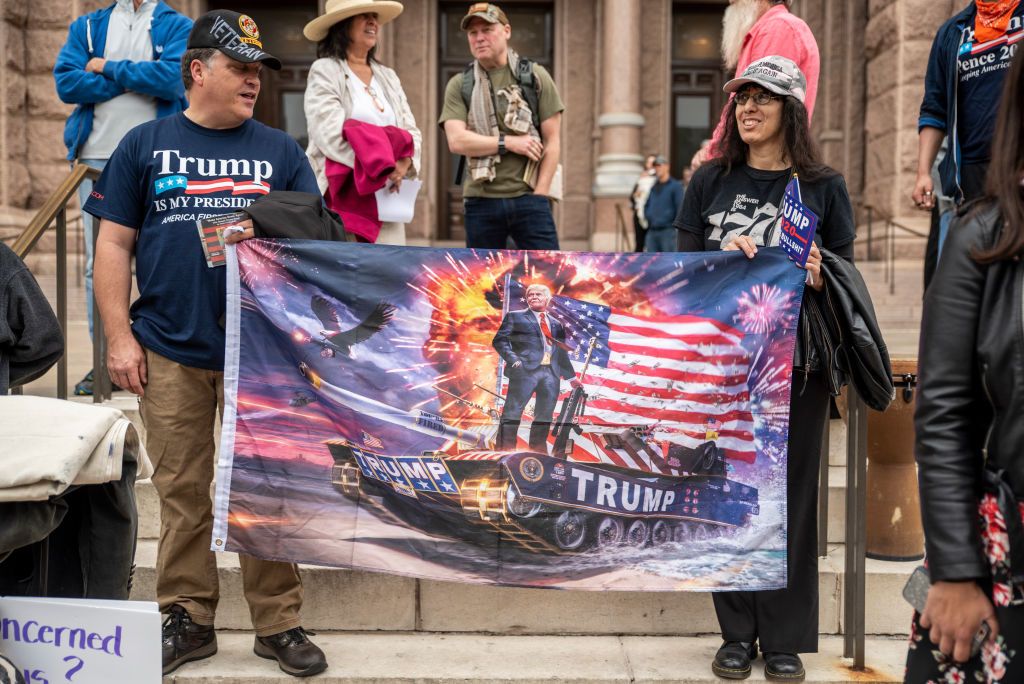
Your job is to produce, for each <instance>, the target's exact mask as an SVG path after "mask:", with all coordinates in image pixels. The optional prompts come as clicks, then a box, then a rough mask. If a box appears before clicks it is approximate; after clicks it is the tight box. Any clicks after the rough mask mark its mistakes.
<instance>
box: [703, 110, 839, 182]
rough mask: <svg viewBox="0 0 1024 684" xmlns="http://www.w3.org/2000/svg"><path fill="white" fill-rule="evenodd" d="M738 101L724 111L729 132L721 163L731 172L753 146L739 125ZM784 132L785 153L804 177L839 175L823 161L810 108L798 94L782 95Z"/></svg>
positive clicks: (745, 159) (723, 141) (724, 139)
mask: <svg viewBox="0 0 1024 684" xmlns="http://www.w3.org/2000/svg"><path fill="white" fill-rule="evenodd" d="M738 106H739V105H737V104H736V100H735V98H733V99H732V100H731V101H730V103H729V105H728V106H726V107H725V110H724V111H723V112H722V119H723V123H725V134H724V136H723V139H722V146H721V149H720V150H719V154H720V156H719V158H718V162H719V163H720V164H722V165H724V166H725V167H726V170H727V171H731V170H732V167H734V166H743V165H744V164H746V163H747V152H748V151H749V150H750V146H749V145H747V143H745V142H743V138H742V137H741V136H740V129H739V126H737V125H736V107H738ZM782 131H783V135H784V136H785V142H784V145H785V152H786V157H787V159H789V162H790V164H792V166H793V170H794V171H796V172H797V173H798V174H800V179H801V180H806V181H816V180H820V179H822V178H827V177H829V176H834V175H836V172H835V171H833V170H832V169H830V168H829V167H828V166H826V165H825V163H824V162H823V161H822V160H821V152H820V151H819V150H818V144H817V143H816V142H815V141H814V138H813V137H812V136H811V129H810V126H809V125H808V123H807V108H806V107H804V105H803V103H802V102H800V100H798V99H796V98H795V97H789V96H787V97H783V98H782Z"/></svg>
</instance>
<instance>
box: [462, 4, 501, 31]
mask: <svg viewBox="0 0 1024 684" xmlns="http://www.w3.org/2000/svg"><path fill="white" fill-rule="evenodd" d="M474 17H479V18H481V19H483V20H484V21H486V22H487V23H488V24H505V25H506V26H508V17H506V16H505V13H504V12H502V11H501V8H500V7H498V6H497V5H495V4H493V3H490V2H475V3H473V4H472V5H471V6H470V8H469V11H468V12H466V16H464V17H462V25H461V26H462V30H463V31H465V30H466V27H467V26H469V22H470V21H472V20H473V18H474Z"/></svg>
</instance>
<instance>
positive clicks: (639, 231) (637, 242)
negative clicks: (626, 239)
mask: <svg viewBox="0 0 1024 684" xmlns="http://www.w3.org/2000/svg"><path fill="white" fill-rule="evenodd" d="M633 237H634V238H635V239H634V241H633V251H634V252H642V251H644V240H646V239H647V229H646V228H644V227H643V226H642V225H640V217H639V216H637V215H636V211H635V210H634V211H633Z"/></svg>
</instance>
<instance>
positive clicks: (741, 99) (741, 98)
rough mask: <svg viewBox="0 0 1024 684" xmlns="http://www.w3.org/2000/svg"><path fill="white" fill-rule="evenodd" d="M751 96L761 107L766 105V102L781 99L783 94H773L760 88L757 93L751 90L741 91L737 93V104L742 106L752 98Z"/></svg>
mask: <svg viewBox="0 0 1024 684" xmlns="http://www.w3.org/2000/svg"><path fill="white" fill-rule="evenodd" d="M750 98H754V104H756V105H758V106H760V107H763V106H765V105H766V104H768V103H769V102H771V101H772V100H781V99H782V97H781V96H779V95H772V94H771V93H769V92H765V91H764V90H759V91H758V92H756V93H750V92H746V91H744V92H741V93H736V104H738V105H740V106H741V107H742V106H743V105H745V104H747V101H748V100H750Z"/></svg>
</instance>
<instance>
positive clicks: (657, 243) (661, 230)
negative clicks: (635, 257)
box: [644, 226, 676, 252]
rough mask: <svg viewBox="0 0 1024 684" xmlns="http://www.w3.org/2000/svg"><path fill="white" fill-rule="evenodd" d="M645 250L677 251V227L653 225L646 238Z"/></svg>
mask: <svg viewBox="0 0 1024 684" xmlns="http://www.w3.org/2000/svg"><path fill="white" fill-rule="evenodd" d="M644 251H645V252H674V251H676V229H675V228H673V227H672V226H651V227H650V228H648V229H647V237H646V238H645V239H644Z"/></svg>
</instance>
